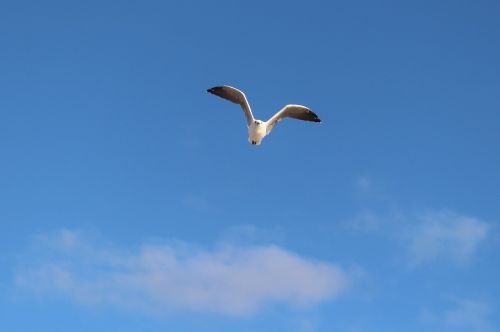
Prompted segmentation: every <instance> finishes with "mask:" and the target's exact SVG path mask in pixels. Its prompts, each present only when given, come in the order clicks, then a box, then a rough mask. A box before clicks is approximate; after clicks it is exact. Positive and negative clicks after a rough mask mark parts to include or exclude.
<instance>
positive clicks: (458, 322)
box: [444, 299, 491, 331]
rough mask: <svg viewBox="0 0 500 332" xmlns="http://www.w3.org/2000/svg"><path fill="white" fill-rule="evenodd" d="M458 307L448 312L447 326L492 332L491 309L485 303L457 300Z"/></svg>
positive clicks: (445, 317)
mask: <svg viewBox="0 0 500 332" xmlns="http://www.w3.org/2000/svg"><path fill="white" fill-rule="evenodd" d="M455 302H456V306H455V307H454V308H452V309H450V310H447V311H446V312H445V314H444V321H445V324H446V325H447V326H450V327H454V328H463V329H466V330H468V331H491V323H490V321H489V315H490V313H491V310H490V307H489V305H488V304H486V303H485V302H481V301H474V300H464V299H457V300H456V301H455Z"/></svg>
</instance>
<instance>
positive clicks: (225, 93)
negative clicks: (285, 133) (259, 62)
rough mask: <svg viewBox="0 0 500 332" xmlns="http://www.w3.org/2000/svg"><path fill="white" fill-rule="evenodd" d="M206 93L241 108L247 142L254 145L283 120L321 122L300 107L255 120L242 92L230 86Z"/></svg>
mask: <svg viewBox="0 0 500 332" xmlns="http://www.w3.org/2000/svg"><path fill="white" fill-rule="evenodd" d="M207 92H210V93H211V94H214V95H216V96H219V97H221V98H224V99H226V100H229V101H231V102H233V103H235V104H239V105H240V106H241V108H242V109H243V112H244V113H245V117H246V120H247V127H248V141H249V142H250V143H252V144H254V145H260V143H261V142H262V139H263V138H264V137H265V136H267V135H269V134H270V133H271V130H272V129H273V128H274V126H275V125H276V124H277V123H278V122H280V121H281V120H283V119H284V118H287V117H288V118H294V119H299V120H304V121H312V122H321V120H320V118H319V117H318V116H317V115H316V114H315V113H314V112H313V111H311V110H310V109H309V108H307V107H306V106H302V105H286V106H285V107H283V108H282V109H281V110H280V111H279V112H277V113H276V114H275V115H273V116H272V117H271V118H270V119H269V120H267V121H262V120H257V119H255V118H254V116H253V114H252V110H251V108H250V104H249V103H248V100H247V98H246V96H245V94H244V93H243V92H242V91H240V90H238V89H236V88H233V87H231V86H227V85H222V86H216V87H213V88H211V89H208V90H207Z"/></svg>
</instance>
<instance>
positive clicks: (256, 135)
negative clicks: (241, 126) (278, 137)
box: [248, 122, 266, 142]
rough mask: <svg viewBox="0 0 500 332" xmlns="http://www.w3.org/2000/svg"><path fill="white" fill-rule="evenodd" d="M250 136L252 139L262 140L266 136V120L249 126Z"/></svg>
mask: <svg viewBox="0 0 500 332" xmlns="http://www.w3.org/2000/svg"><path fill="white" fill-rule="evenodd" d="M248 136H249V137H250V139H251V140H253V141H257V142H260V140H261V139H262V138H263V137H264V136H266V124H265V122H263V123H260V124H256V123H255V122H254V123H252V124H251V125H250V127H248Z"/></svg>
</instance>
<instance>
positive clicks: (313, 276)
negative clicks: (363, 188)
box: [16, 230, 348, 315]
mask: <svg viewBox="0 0 500 332" xmlns="http://www.w3.org/2000/svg"><path fill="white" fill-rule="evenodd" d="M43 239H44V241H41V242H43V245H42V246H41V247H40V248H38V249H37V252H38V254H37V255H36V257H31V259H30V261H36V263H34V262H33V263H29V264H25V266H24V267H23V268H20V269H19V271H18V273H17V276H16V283H17V285H18V286H20V287H23V288H26V289H30V290H34V291H37V292H40V293H41V294H49V295H54V294H57V295H63V296H66V297H69V298H71V299H73V300H75V301H77V302H79V303H84V304H87V305H93V304H111V305H117V306H123V307H129V308H135V309H142V310H147V311H151V312H155V313H160V314H161V313H162V312H166V311H178V310H187V311H199V312H215V313H222V314H230V315H248V314H252V313H254V312H256V311H258V310H259V309H261V308H262V306H264V305H267V304H272V303H286V304H290V305H299V306H300V305H314V304H317V303H319V302H321V301H325V300H328V299H331V298H333V297H335V296H337V295H338V294H339V293H340V292H341V291H342V290H344V289H345V288H346V287H347V281H348V280H347V279H348V278H347V276H346V274H345V273H344V272H343V270H342V269H340V268H339V267H337V266H335V265H332V264H329V263H325V262H319V261H313V260H310V259H306V258H303V257H300V256H298V255H296V254H293V253H291V252H289V251H287V250H284V249H282V248H280V247H278V246H272V245H270V246H257V247H237V246H231V245H227V246H223V247H220V248H218V249H216V250H212V251H206V250H195V249H192V248H190V247H189V246H187V245H179V244H177V245H144V246H142V247H140V248H138V249H137V250H136V251H134V252H130V251H125V250H121V249H117V248H110V247H109V246H104V245H102V244H100V242H98V241H91V240H89V239H88V238H87V237H85V236H82V235H81V234H80V233H78V232H74V231H68V230H64V231H61V232H59V233H58V234H56V235H53V236H47V235H46V236H43ZM39 244H40V243H39Z"/></svg>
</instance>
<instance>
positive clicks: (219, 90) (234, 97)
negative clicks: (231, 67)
mask: <svg viewBox="0 0 500 332" xmlns="http://www.w3.org/2000/svg"><path fill="white" fill-rule="evenodd" d="M207 92H210V93H211V94H214V95H216V96H219V97H221V98H224V99H227V100H229V101H232V102H233V103H236V104H239V105H240V106H241V108H242V109H243V112H245V117H246V118H247V126H250V124H251V123H252V122H253V121H254V117H253V114H252V110H251V109H250V104H249V103H248V100H247V97H246V96H245V94H244V93H243V92H242V91H240V90H238V89H236V88H233V87H232V86H227V85H222V86H216V87H213V88H211V89H208V90H207Z"/></svg>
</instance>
